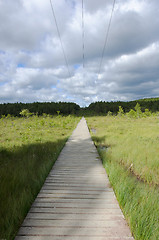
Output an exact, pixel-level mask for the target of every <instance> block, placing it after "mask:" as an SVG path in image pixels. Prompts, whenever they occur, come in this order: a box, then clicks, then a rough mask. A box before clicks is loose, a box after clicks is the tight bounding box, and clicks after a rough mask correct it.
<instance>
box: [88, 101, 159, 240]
mask: <svg viewBox="0 0 159 240" xmlns="http://www.w3.org/2000/svg"><path fill="white" fill-rule="evenodd" d="M130 111H131V114H132V111H133V114H132V115H133V117H132V116H130V115H131V114H130V112H129V114H127V115H124V114H123V111H122V109H121V108H119V112H118V116H116V117H115V116H110V115H109V116H107V117H106V116H105V117H104V116H103V117H99V116H98V117H88V118H87V123H88V126H89V129H90V131H91V129H95V130H96V131H92V132H91V133H92V138H93V140H94V142H95V145H96V146H97V148H98V151H99V154H100V156H101V158H102V161H103V164H104V166H105V168H106V170H107V173H108V175H109V179H110V182H111V184H112V186H113V188H114V190H115V193H116V196H117V199H118V201H119V204H120V206H121V208H122V210H123V212H124V215H125V217H126V219H127V221H128V223H129V224H130V227H131V230H132V232H133V235H134V237H135V239H137V240H157V239H158V236H159V214H158V213H159V204H158V199H159V188H158V187H159V151H158V144H159V134H158V131H157V129H158V127H159V118H158V116H157V114H156V116H152V115H151V114H147V115H146V114H145V113H142V116H141V112H140V105H137V107H136V108H135V110H130ZM145 112H146V113H147V112H148V111H147V110H146V111H145ZM150 115H151V116H150ZM147 116H148V117H147Z"/></svg>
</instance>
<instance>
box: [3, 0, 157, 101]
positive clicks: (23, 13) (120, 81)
mask: <svg viewBox="0 0 159 240" xmlns="http://www.w3.org/2000/svg"><path fill="white" fill-rule="evenodd" d="M52 3H53V7H54V11H55V14H56V18H57V23H58V27H59V31H60V34H61V39H62V43H63V47H64V50H65V54H66V57H67V61H68V65H69V71H70V73H71V78H70V77H69V74H68V69H67V66H66V63H65V60H64V56H63V53H62V49H61V45H60V41H59V39H58V33H57V29H56V25H55V23H54V19H53V16H52V12H51V7H50V2H49V0H48V1H39V0H28V1H25V0H15V1H14V2H13V1H10V0H6V1H2V0H0V35H1V38H0V90H1V91H0V101H1V102H16V101H22V102H30V101H75V102H77V103H79V104H81V105H86V104H89V103H91V102H92V101H100V100H105V101H110V100H131V99H135V98H140V97H151V96H152V97H153V96H157V95H158V92H157V91H158V88H159V87H158V86H159V78H158V76H159V70H158V62H159V57H158V56H159V32H158V26H159V19H158V10H157V9H158V1H157V0H153V1H151V2H150V1H148V0H130V1H126V0H119V1H116V6H115V10H114V14H113V19H112V24H111V28H110V34H109V38H108V42H107V45H106V49H105V53H104V58H103V62H102V68H101V72H100V73H99V64H100V60H101V55H102V50H103V45H104V40H105V34H106V31H107V27H108V23H109V19H110V14H111V10H112V4H113V1H109V2H105V1H104V0H99V1H93V2H92V0H87V1H85V2H84V3H85V6H84V26H85V27H84V36H85V42H84V45H85V52H84V53H85V69H83V68H82V64H83V63H82V27H81V26H82V13H81V2H79V1H78V0H60V1H52ZM98 73H99V74H98Z"/></svg>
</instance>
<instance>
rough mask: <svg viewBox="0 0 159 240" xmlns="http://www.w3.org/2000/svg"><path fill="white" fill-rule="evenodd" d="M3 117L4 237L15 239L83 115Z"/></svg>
mask: <svg viewBox="0 0 159 240" xmlns="http://www.w3.org/2000/svg"><path fill="white" fill-rule="evenodd" d="M23 113H24V116H25V115H26V114H27V116H26V117H24V118H13V117H7V118H4V117H3V118H1V119H0V136H1V138H0V141H1V146H0V239H8V240H11V239H14V236H15V234H16V232H17V230H18V228H19V226H20V225H21V223H22V221H23V219H24V217H25V216H26V214H27V212H28V210H29V209H30V206H31V204H32V202H33V201H34V199H35V197H36V195H37V194H38V192H39V190H40V189H41V186H42V185H43V183H44V181H45V178H46V177H47V175H48V173H49V171H50V170H51V168H52V166H53V164H54V162H55V160H56V159H57V157H58V154H59V153H60V151H61V149H62V148H63V146H64V144H65V142H66V140H67V139H68V137H69V135H70V134H71V132H72V130H73V128H75V126H76V125H77V122H78V121H79V118H77V117H73V116H67V117H61V116H60V115H59V116H56V117H49V116H47V115H46V114H44V115H43V116H42V117H38V116H30V115H29V116H30V117H28V113H29V112H28V111H24V112H23Z"/></svg>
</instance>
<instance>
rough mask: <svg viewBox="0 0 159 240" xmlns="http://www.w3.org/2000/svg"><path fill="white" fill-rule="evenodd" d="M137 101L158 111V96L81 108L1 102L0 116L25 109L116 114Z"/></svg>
mask: <svg viewBox="0 0 159 240" xmlns="http://www.w3.org/2000/svg"><path fill="white" fill-rule="evenodd" d="M137 103H139V104H140V107H141V111H142V112H144V111H145V109H149V111H151V112H157V111H159V98H146V99H140V100H135V101H129V102H122V101H117V102H105V101H103V102H102V101H100V102H94V103H91V104H90V105H89V106H88V107H85V108H81V107H80V106H79V105H78V104H76V103H72V102H34V103H3V104H0V117H3V116H8V115H11V116H14V117H20V116H22V115H21V114H20V113H21V112H22V111H23V110H24V109H27V110H28V112H29V113H30V114H32V115H38V116H41V115H43V114H50V115H58V114H62V115H69V114H75V115H97V114H98V115H99V114H100V115H107V114H117V113H118V111H119V107H122V109H123V112H124V113H128V112H129V111H130V110H131V109H134V108H135V106H136V104H137Z"/></svg>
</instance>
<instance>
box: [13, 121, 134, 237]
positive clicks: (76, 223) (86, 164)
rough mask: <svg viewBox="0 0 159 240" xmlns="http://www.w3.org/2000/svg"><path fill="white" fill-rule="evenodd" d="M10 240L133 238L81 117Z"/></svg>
mask: <svg viewBox="0 0 159 240" xmlns="http://www.w3.org/2000/svg"><path fill="white" fill-rule="evenodd" d="M15 239H16V240H28V239H29V240H64V239H69V240H77V239H78V240H80V239H81V240H90V239H91V240H124V239H125V240H128V239H129V240H130V239H133V237H132V236H131V233H130V230H129V227H128V225H127V223H126V221H125V219H124V216H123V214H122V211H121V210H120V207H119V205H118V202H117V200H116V197H115V194H114V192H113V189H112V188H111V186H110V184H109V180H108V177H107V175H106V172H105V170H104V168H103V166H102V163H101V160H100V159H99V155H98V153H97V151H96V148H95V146H94V144H93V142H92V140H91V137H90V134H89V131H88V128H87V124H86V121H85V119H84V118H82V120H81V121H80V123H79V124H78V125H77V128H76V129H75V131H74V132H73V134H72V136H71V137H70V138H69V140H68V141H67V143H66V145H65V147H64V149H63V150H62V152H61V154H60V156H59V158H58V160H57V161H56V163H55V165H54V167H53V169H52V170H51V172H50V174H49V176H48V177H47V179H46V181H45V183H44V185H43V187H42V189H41V191H40V193H39V194H38V196H37V198H36V200H35V202H34V203H33V205H32V207H31V209H30V211H29V213H28V215H27V217H26V219H25V220H24V222H23V224H22V226H21V228H20V229H19V232H18V235H17V237H16V238H15Z"/></svg>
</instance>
